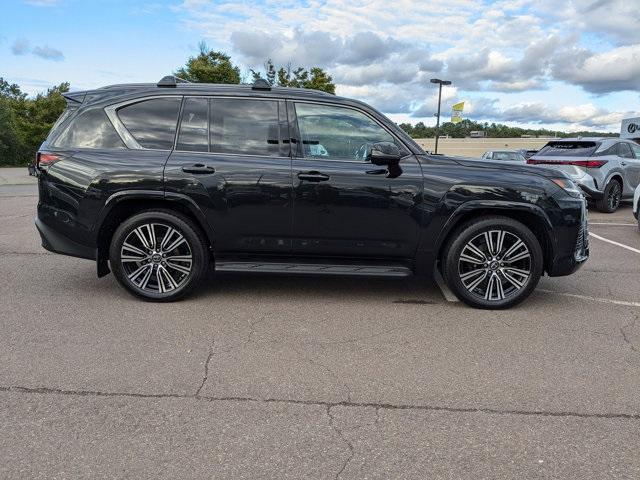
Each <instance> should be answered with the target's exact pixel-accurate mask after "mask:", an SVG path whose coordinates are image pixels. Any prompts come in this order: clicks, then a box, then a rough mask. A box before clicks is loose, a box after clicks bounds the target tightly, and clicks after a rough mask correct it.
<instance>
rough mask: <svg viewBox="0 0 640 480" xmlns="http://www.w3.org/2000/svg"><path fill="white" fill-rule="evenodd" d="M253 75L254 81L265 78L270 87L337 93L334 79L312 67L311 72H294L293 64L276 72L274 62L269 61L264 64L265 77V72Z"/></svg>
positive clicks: (300, 70)
mask: <svg viewBox="0 0 640 480" xmlns="http://www.w3.org/2000/svg"><path fill="white" fill-rule="evenodd" d="M251 75H252V77H253V81H255V80H257V79H259V78H264V79H265V80H266V81H267V82H269V85H276V86H279V87H292V88H310V89H313V90H321V91H323V92H327V93H332V94H335V93H336V85H335V84H334V83H333V78H331V75H329V74H327V72H325V71H324V70H323V69H322V68H320V67H312V68H311V70H307V69H305V68H303V67H298V68H296V69H295V70H292V69H291V64H289V65H287V66H286V68H285V67H282V66H281V67H280V68H278V69H277V70H276V67H275V66H274V65H273V62H272V61H271V59H269V60H267V61H266V62H265V63H264V76H263V72H258V71H255V70H251Z"/></svg>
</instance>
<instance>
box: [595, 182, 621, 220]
mask: <svg viewBox="0 0 640 480" xmlns="http://www.w3.org/2000/svg"><path fill="white" fill-rule="evenodd" d="M621 201H622V185H620V182H619V181H617V180H613V179H612V180H609V183H607V186H606V187H605V188H604V192H603V196H602V199H600V200H596V207H597V209H598V210H600V211H601V212H603V213H613V212H615V211H616V210H617V209H618V207H619V206H620V202H621Z"/></svg>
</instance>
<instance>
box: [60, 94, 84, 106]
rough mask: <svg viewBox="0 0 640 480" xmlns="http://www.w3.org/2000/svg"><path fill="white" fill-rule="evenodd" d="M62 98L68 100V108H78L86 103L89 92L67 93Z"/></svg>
mask: <svg viewBox="0 0 640 480" xmlns="http://www.w3.org/2000/svg"><path fill="white" fill-rule="evenodd" d="M62 96H63V97H64V98H66V100H67V106H68V107H77V106H79V105H81V104H82V103H83V102H84V98H85V97H86V96H87V92H66V93H63V94H62Z"/></svg>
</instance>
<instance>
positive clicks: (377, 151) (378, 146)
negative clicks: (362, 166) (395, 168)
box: [367, 142, 402, 165]
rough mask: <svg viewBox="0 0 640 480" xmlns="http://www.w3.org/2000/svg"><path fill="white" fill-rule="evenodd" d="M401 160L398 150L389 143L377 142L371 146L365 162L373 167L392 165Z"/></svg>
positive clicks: (400, 153) (393, 144) (394, 145)
mask: <svg viewBox="0 0 640 480" xmlns="http://www.w3.org/2000/svg"><path fill="white" fill-rule="evenodd" d="M401 158H402V152H401V151H400V148H399V147H398V146H397V145H396V144H395V143H391V142H378V143H374V144H373V145H372V146H371V150H370V151H369V155H368V156H367V160H368V161H369V162H371V163H372V164H374V165H394V164H397V163H398V162H399V161H400V159H401Z"/></svg>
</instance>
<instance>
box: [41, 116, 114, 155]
mask: <svg viewBox="0 0 640 480" xmlns="http://www.w3.org/2000/svg"><path fill="white" fill-rule="evenodd" d="M53 146H54V147H59V148H125V146H124V143H123V142H122V139H121V138H120V136H119V135H118V134H117V133H116V130H115V128H113V125H112V124H111V121H110V120H109V118H108V117H107V114H106V113H104V110H102V109H101V108H94V109H92V110H87V111H86V112H82V113H81V114H79V115H78V116H77V117H75V118H74V119H73V120H72V121H71V123H70V124H69V125H68V126H67V128H66V129H65V130H64V131H63V132H62V133H61V134H60V136H58V138H56V139H55V140H54V142H53Z"/></svg>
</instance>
